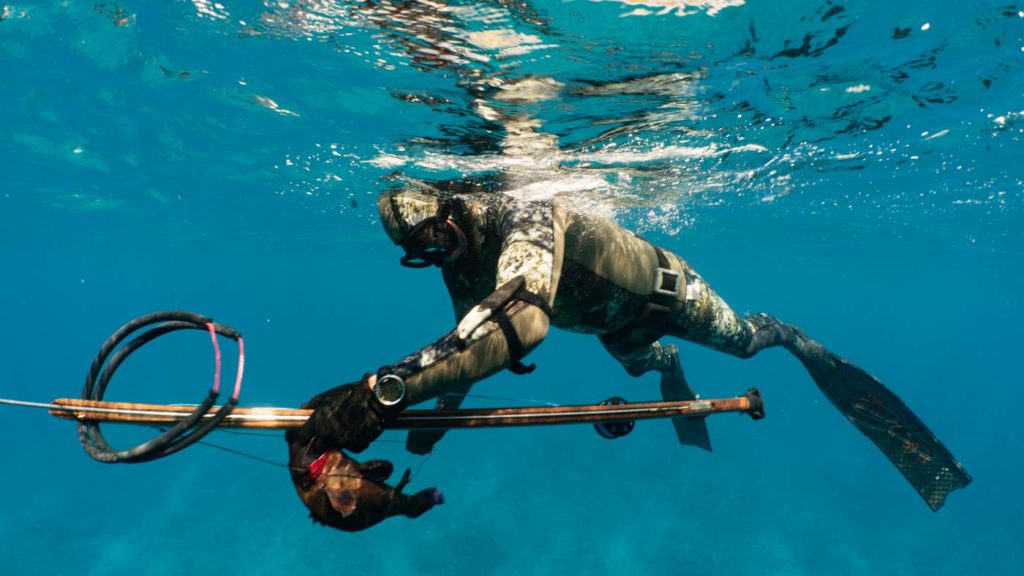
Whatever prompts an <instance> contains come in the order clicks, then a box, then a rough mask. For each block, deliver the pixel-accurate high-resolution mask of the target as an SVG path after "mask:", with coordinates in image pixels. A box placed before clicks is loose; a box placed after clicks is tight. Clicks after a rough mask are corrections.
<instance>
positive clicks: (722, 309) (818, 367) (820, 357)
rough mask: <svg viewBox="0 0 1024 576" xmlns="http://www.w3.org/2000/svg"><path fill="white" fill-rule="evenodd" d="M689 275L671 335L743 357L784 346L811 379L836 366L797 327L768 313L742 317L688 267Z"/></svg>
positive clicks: (819, 345) (824, 351)
mask: <svg viewBox="0 0 1024 576" xmlns="http://www.w3.org/2000/svg"><path fill="white" fill-rule="evenodd" d="M684 266H686V264H685V263H684ZM686 276H687V278H686V282H687V286H686V300H685V302H684V303H683V307H682V311H681V312H680V313H679V315H678V316H676V318H675V319H674V321H673V326H672V327H671V328H670V329H669V334H671V335H673V336H677V337H679V338H683V339H684V340H688V341H690V342H693V343H695V344H700V345H702V346H707V347H710V348H714V349H715V350H719V351H721V352H725V353H727V354H731V355H733V356H738V357H740V358H750V357H752V356H754V355H755V354H757V353H758V352H760V351H761V350H764V349H765V348H772V347H776V346H782V347H784V348H786V350H788V351H789V352H790V353H792V354H793V355H794V356H796V358H797V359H798V360H800V362H801V363H802V364H803V365H804V366H805V367H806V368H807V370H808V371H809V372H810V373H811V376H816V375H817V374H820V373H822V372H824V371H826V370H828V369H829V368H830V367H831V366H834V362H833V361H832V359H831V357H832V355H831V354H830V353H829V352H828V351H827V350H825V348H824V347H822V346H821V344H818V343H817V342H815V341H814V340H811V339H810V338H808V337H807V336H806V335H805V334H804V333H803V332H802V331H801V330H800V329H799V328H797V327H796V326H794V325H792V324H785V323H783V322H781V321H780V320H779V319H777V318H775V317H774V316H771V315H769V314H753V315H751V316H747V317H745V318H741V317H740V316H739V315H738V314H736V312H734V311H733V309H732V308H730V307H729V305H728V304H727V303H726V302H725V300H723V299H722V298H721V297H720V296H718V294H716V293H715V291H714V290H712V289H711V287H710V286H708V285H707V283H705V282H704V279H703V278H701V277H700V276H699V275H698V274H697V273H696V272H694V271H693V270H692V269H690V268H689V267H688V266H687V274H686Z"/></svg>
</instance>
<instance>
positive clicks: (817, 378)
mask: <svg viewBox="0 0 1024 576" xmlns="http://www.w3.org/2000/svg"><path fill="white" fill-rule="evenodd" d="M443 189H444V190H451V189H450V188H448V187H443ZM454 189H455V190H458V189H459V187H455V188H454ZM377 208H378V211H379V212H380V218H381V221H382V223H383V225H384V228H385V230H386V232H387V234H388V236H389V237H390V238H391V240H392V241H393V242H394V243H395V244H397V245H398V246H400V247H401V248H402V249H403V250H404V251H405V254H404V255H403V256H402V257H401V263H402V265H404V266H408V267H413V268H427V267H437V268H440V270H441V275H442V277H443V279H444V282H445V284H446V286H447V288H448V292H449V294H450V296H451V300H452V305H453V308H454V311H455V317H456V325H455V327H454V329H452V330H451V331H449V332H448V333H446V334H445V335H443V336H442V337H441V338H439V339H438V340H437V341H435V342H433V343H432V344H429V345H427V346H425V347H424V348H422V349H420V350H418V351H416V352H414V353H412V354H410V355H408V356H406V357H405V358H403V359H401V360H399V361H397V362H395V363H393V364H390V365H387V366H384V367H381V368H379V369H378V370H376V371H375V372H370V373H366V374H364V375H363V377H362V378H360V379H359V380H358V381H356V382H352V383H350V384H345V385H342V386H338V387H336V388H333V389H331V390H327V391H325V392H323V393H321V394H318V395H316V396H314V397H313V398H312V399H310V400H309V402H307V403H306V404H305V405H304V408H311V409H313V410H314V412H313V414H312V416H311V417H310V418H309V419H308V420H307V421H306V423H305V424H304V425H303V427H302V428H300V429H297V430H291V431H289V432H288V433H287V434H286V436H285V437H286V440H287V441H288V443H289V450H290V453H291V454H292V466H291V470H292V478H293V483H294V484H295V486H296V490H297V491H298V492H299V494H300V496H301V497H302V498H303V501H304V502H305V503H306V504H307V507H308V508H309V509H310V513H311V516H312V517H313V519H314V521H316V522H320V523H323V524H327V525H330V526H334V527H335V528H339V529H342V530H358V529H362V528H363V527H366V526H370V525H373V524H375V523H377V522H380V521H382V520H383V519H385V518H387V517H389V516H394V515H399V514H400V515H405V516H411V517H416V516H418V515H420V514H422V513H423V512H425V511H427V510H429V509H430V508H432V507H433V506H435V505H437V504H441V503H443V501H444V500H443V498H442V497H441V496H440V492H439V491H437V490H436V489H431V490H428V491H422V492H420V493H418V494H416V495H414V496H412V497H407V496H405V495H404V494H402V492H401V490H402V488H403V487H404V486H405V484H407V483H408V477H407V476H408V475H406V476H405V477H403V482H401V483H399V485H398V486H397V487H395V488H391V487H389V486H387V485H385V484H383V479H384V478H386V475H384V474H376V472H377V471H379V470H381V469H382V467H381V465H380V464H378V463H377V462H374V463H373V465H372V466H369V467H368V468H367V467H365V466H364V467H363V468H360V467H359V466H358V465H355V464H352V465H351V466H349V468H346V469H351V470H356V471H357V472H348V473H347V474H349V475H350V476H351V477H352V482H353V484H351V486H354V487H351V486H350V487H349V488H348V489H347V490H346V489H344V488H338V487H335V488H332V490H333V492H332V491H331V490H328V488H331V487H332V486H334V484H332V483H331V482H334V483H337V481H335V480H330V476H328V477H322V474H318V470H317V469H315V468H316V467H315V466H312V465H309V466H307V465H306V463H307V462H317V461H318V460H319V459H320V458H321V457H324V456H323V455H324V454H337V455H338V456H336V458H337V459H338V461H339V462H347V460H346V458H347V456H345V455H344V453H343V452H342V450H350V451H353V452H362V451H363V450H365V449H366V448H367V447H368V446H369V444H370V443H371V442H373V441H374V440H375V439H376V438H377V437H378V436H380V434H381V433H382V432H383V430H384V429H385V428H386V427H387V426H388V424H389V423H391V422H392V421H393V420H394V419H395V418H396V417H397V416H398V415H399V414H400V413H401V411H402V410H404V409H405V408H406V407H408V406H412V405H415V404H419V403H420V402H423V401H426V400H430V399H435V398H436V399H437V401H436V407H437V408H438V409H455V408H458V406H459V404H460V403H461V401H462V399H463V398H464V397H465V394H466V393H467V392H468V391H469V390H470V388H471V387H472V386H473V384H474V383H476V382H478V381H480V380H482V379H484V378H487V377H488V376H491V375H493V374H495V373H497V372H499V371H502V370H505V369H508V370H510V371H512V372H514V373H516V374H529V373H530V372H532V371H533V370H534V368H535V366H534V365H533V364H525V363H524V360H525V357H526V356H527V355H528V354H529V353H530V351H532V350H533V349H535V348H536V347H537V346H538V345H539V344H540V343H541V342H542V341H543V340H544V337H545V336H546V335H547V332H548V329H549V327H550V326H552V325H553V326H555V327H558V328H562V329H564V330H570V331H575V332H582V333H588V334H593V335H595V336H597V338H598V339H599V340H600V341H601V343H602V344H603V345H604V347H605V349H606V350H607V351H608V352H609V353H610V354H611V355H612V357H614V358H615V359H616V360H618V362H619V363H620V364H621V365H622V366H623V368H624V369H625V370H626V372H627V373H628V374H630V375H632V376H641V375H643V374H646V373H648V372H652V371H653V372H657V373H659V374H660V377H661V393H662V397H663V398H664V399H665V400H668V401H677V400H690V399H693V398H694V397H695V394H694V392H693V390H692V389H691V388H690V386H689V384H688V383H687V381H686V377H685V375H684V373H683V370H682V366H681V364H680V362H679V353H678V350H677V348H676V346H675V345H673V344H668V343H664V342H663V341H662V340H663V338H664V337H666V336H671V337H675V338H681V339H683V340H687V341H689V342H693V343H696V344H700V345H703V346H706V347H709V348H712V349H714V350H718V351H720V352H724V353H726V354H730V355H732V356H736V357H739V358H750V357H752V356H754V355H756V354H757V353H758V352H760V351H761V350H764V349H765V348H771V347H776V346H781V347H783V348H785V349H786V350H788V351H789V352H790V353H791V354H792V355H793V356H795V357H796V358H797V360H799V361H800V362H801V363H802V364H803V366H804V367H805V368H806V369H807V371H808V374H809V375H810V376H811V378H812V379H813V380H814V382H815V384H816V385H817V387H818V388H819V389H820V390H821V391H822V392H823V393H824V394H825V396H826V397H828V399H829V400H830V401H831V403H832V404H833V405H834V406H835V407H836V408H837V409H838V410H839V411H840V412H842V413H843V415H844V416H845V417H846V418H847V419H848V420H849V421H850V422H851V423H852V424H853V425H854V426H855V427H857V429H858V430H860V431H861V432H862V433H863V434H864V435H865V436H867V437H868V438H869V439H870V440H871V441H872V442H874V444H875V445H876V446H877V447H878V448H879V449H880V450H882V452H883V453H884V454H885V455H886V456H887V457H888V458H889V459H890V460H891V461H892V462H893V464H894V465H895V466H896V467H897V468H898V469H899V470H900V472H901V473H902V474H903V476H904V477H905V478H906V479H907V480H908V481H909V482H910V483H911V484H912V485H913V486H914V488H915V489H916V490H917V491H918V493H919V494H920V495H921V496H922V498H924V500H925V501H926V502H927V504H928V505H929V507H931V509H932V510H938V509H939V508H940V507H942V505H943V503H944V502H945V499H946V496H947V495H948V494H949V493H950V492H952V491H953V490H956V489H958V488H963V487H965V486H967V485H968V484H969V483H970V482H971V477H970V475H969V474H968V473H967V472H966V470H964V468H963V466H962V465H961V464H960V462H959V461H957V460H956V458H955V457H954V456H953V455H952V454H951V453H950V452H949V450H948V449H946V447H945V446H943V445H942V443H941V442H940V441H939V440H938V438H936V437H935V435H934V434H932V432H931V431H930V430H928V428H927V426H925V425H924V423H923V422H921V420H920V419H919V418H917V416H916V415H915V414H914V413H913V412H911V411H910V409H909V408H907V406H906V405H905V404H904V403H903V402H902V401H901V400H900V399H899V398H898V397H897V396H896V395H895V394H893V393H892V391H890V390H889V389H888V388H886V387H885V386H884V385H883V384H882V383H881V382H879V381H878V380H876V379H875V378H874V377H872V376H871V375H870V374H868V373H867V372H865V371H863V370H862V369H860V368H858V367H857V366H855V365H853V364H851V363H850V362H848V361H847V360H845V359H843V358H841V357H839V356H837V355H835V354H832V353H831V352H829V351H828V350H826V349H825V348H824V347H822V346H821V344H819V343H817V342H815V341H814V340H812V339H810V338H808V337H807V336H806V335H805V334H804V333H803V332H802V331H801V330H800V329H799V328H797V327H796V326H794V325H792V324H786V323H783V322H781V321H780V320H778V319H777V318H775V317H773V316H770V315H768V314H754V315H751V316H747V317H740V316H739V315H738V314H736V312H734V311H733V310H732V309H731V308H730V307H729V305H728V304H726V302H725V301H724V300H722V298H720V297H719V296H718V295H717V294H716V293H715V292H714V291H713V290H712V289H711V288H710V287H709V286H708V284H707V283H706V282H705V281H704V279H703V278H701V276H700V275H699V274H697V272H696V271H694V269H693V268H692V267H691V266H690V265H689V264H688V263H687V262H686V261H685V260H683V259H682V258H681V257H679V256H678V255H676V254H673V253H672V252H670V251H668V250H665V249H663V248H661V247H659V246H656V245H654V244H651V243H650V242H648V241H646V240H644V239H642V238H640V237H639V236H636V235H634V234H632V233H631V232H629V231H628V230H626V229H624V228H622V227H620V226H618V225H617V224H616V223H614V222H613V221H611V220H610V219H607V218H602V217H595V216H591V215H588V214H586V213H585V212H584V211H581V210H575V209H574V207H573V205H572V199H571V198H568V197H560V196H554V197H552V198H549V199H543V200H528V199H522V198H514V197H511V196H508V195H502V194H496V193H483V194H482V193H464V192H463V191H459V193H452V192H450V191H442V189H438V188H434V187H432V186H430V185H427V184H424V183H421V184H419V185H418V186H417V185H414V186H407V187H405V188H403V189H399V190H393V191H386V192H384V193H382V194H381V195H380V197H379V198H378V201H377ZM673 424H674V427H675V432H676V435H677V437H678V439H679V441H680V442H681V443H682V444H688V445H694V446H698V447H700V448H703V449H705V450H709V451H710V450H711V443H710V440H709V437H708V433H707V428H706V425H705V421H704V420H703V419H700V418H687V417H675V418H673ZM597 429H598V432H599V433H601V435H602V436H604V437H606V438H616V437H618V436H621V435H624V434H625V433H628V431H629V429H631V426H624V427H617V426H606V427H604V428H602V427H601V426H597ZM444 433H445V431H444V430H413V431H410V432H409V435H408V437H407V442H406V448H407V449H408V450H409V451H410V452H413V453H416V454H427V453H429V452H431V451H432V450H433V447H434V445H435V444H436V443H437V442H438V441H439V440H440V439H441V437H442V436H443V435H444ZM367 470H369V472H368V471H367ZM387 471H390V468H388V469H387ZM323 478H327V479H328V480H323ZM410 498H411V499H410Z"/></svg>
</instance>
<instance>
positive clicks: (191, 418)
mask: <svg viewBox="0 0 1024 576" xmlns="http://www.w3.org/2000/svg"><path fill="white" fill-rule="evenodd" d="M157 323H161V324H159V325H158V326H156V327H154V328H150V329H148V330H146V331H145V332H143V333H142V334H140V335H138V336H136V337H135V338H133V339H132V340H131V341H129V342H128V343H127V344H125V345H124V346H123V347H121V348H120V349H117V347H118V346H119V345H120V344H121V343H122V342H124V341H125V340H126V339H127V338H128V337H129V336H131V335H132V334H133V333H135V332H136V331H138V330H141V329H143V328H145V327H147V326H150V325H153V324H157ZM187 329H191V330H205V331H208V332H209V333H210V339H211V340H212V341H213V349H214V354H215V359H216V369H215V371H214V377H213V386H212V387H211V388H210V391H209V393H208V394H207V395H206V398H205V399H204V400H203V401H202V403H200V404H199V405H198V406H196V408H195V410H193V411H192V412H191V413H190V414H189V415H188V416H187V417H185V418H184V419H183V420H181V421H180V422H178V423H177V424H175V425H174V426H172V427H170V428H169V429H167V430H166V431H165V432H163V433H161V434H160V435H159V436H157V437H156V438H153V439H152V440H149V441H147V442H143V443H142V444H139V445H138V446H135V447H134V448H129V449H127V450H115V449H114V448H112V447H111V446H110V444H109V443H107V440H106V439H105V438H104V437H103V434H102V433H101V432H100V426H99V423H97V422H95V421H83V422H79V424H78V438H79V441H81V443H82V447H83V448H84V449H85V451H86V453H88V454H89V456H91V457H93V458H94V459H96V460H98V461H100V462H106V463H138V462H149V461H152V460H156V459H158V458H163V457H165V456H170V455H171V454H174V453H175V452H178V451H179V450H182V449H184V448H187V447H189V446H191V445H193V444H195V443H196V442H198V441H199V440H200V439H202V438H203V437H204V436H206V435H207V434H209V433H210V432H211V431H213V429H214V428H216V427H217V425H218V424H220V423H221V422H222V421H223V420H224V419H225V418H227V416H228V414H230V413H231V411H232V410H233V409H234V407H235V406H236V405H237V404H238V395H239V393H240V392H241V388H242V373H243V369H244V367H245V346H244V343H243V341H242V335H241V334H240V333H239V332H238V331H237V330H235V329H233V328H230V327H228V326H224V325H223V324H218V323H216V322H214V321H213V320H211V319H210V318H207V317H206V316H203V315H201V314H196V313H193V312H183V311H166V312H154V313H152V314H146V315H145V316H141V317H139V318H136V319H135V320H132V321H131V322H128V323H127V324H125V325H124V326H122V327H121V328H119V329H118V330H117V331H116V332H114V334H113V335H111V336H110V338H108V339H107V341H106V342H104V343H103V346H101V347H100V350H99V352H98V353H97V354H96V358H95V359H93V361H92V365H91V366H90V367H89V373H88V375H87V376H86V377H85V386H84V387H83V389H82V399H83V400H96V401H100V400H103V395H104V393H106V390H107V385H108V384H110V379H111V378H112V377H113V375H114V372H116V371H117V369H118V367H120V365H121V363H122V362H124V361H125V359H126V358H128V356H129V355H131V354H132V353H133V352H135V351H136V350H138V349H139V348H141V347H142V346H144V345H145V344H147V343H149V342H151V341H153V340H155V339H156V338H158V337H160V336H163V335H165V334H168V333H170V332H175V331H177V330H187ZM218 334H220V335H222V336H224V337H227V338H230V339H232V340H235V341H236V342H238V372H237V375H236V378H235V388H234V392H233V393H232V395H231V398H230V399H229V400H228V401H227V402H226V403H225V404H224V405H223V406H221V407H220V408H219V409H218V410H217V412H216V413H215V414H214V415H213V416H211V417H209V418H205V417H206V416H207V414H209V412H210V410H211V409H212V408H213V407H214V402H216V400H217V396H218V395H219V393H220V369H221V357H220V345H219V344H218V343H217V335H218ZM115 349H117V351H116V352H115V351H114V350H115ZM111 354H113V355H111ZM108 359H109V362H108ZM104 364H106V367H104ZM204 418H205V419H204Z"/></svg>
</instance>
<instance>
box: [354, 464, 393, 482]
mask: <svg viewBox="0 0 1024 576" xmlns="http://www.w3.org/2000/svg"><path fill="white" fill-rule="evenodd" d="M394 471H395V468H394V467H393V466H392V465H391V462H388V461H387V460H370V461H369V462H363V463H362V465H360V466H359V472H360V473H361V474H362V475H363V477H364V478H366V479H368V480H373V481H374V482H384V481H385V480H387V479H388V478H390V477H391V473H392V472H394Z"/></svg>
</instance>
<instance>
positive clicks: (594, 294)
mask: <svg viewBox="0 0 1024 576" xmlns="http://www.w3.org/2000/svg"><path fill="white" fill-rule="evenodd" d="M482 198H484V197H479V198H478V199H477V200H474V199H473V197H466V198H464V199H462V200H459V201H458V202H459V203H460V209H458V210H451V211H446V215H447V219H449V220H450V221H451V222H452V223H454V224H456V225H457V226H458V227H459V228H460V229H462V230H464V231H466V232H467V234H466V235H467V236H468V237H469V238H470V239H471V241H470V242H469V248H468V251H467V253H466V254H464V255H462V256H461V257H459V258H457V259H455V260H454V261H452V262H446V263H443V264H442V265H441V271H442V274H443V277H444V280H445V283H446V285H447V287H448V291H449V293H450V295H451V298H452V303H453V306H454V309H455V315H456V319H457V320H458V321H459V326H458V327H457V328H456V329H455V330H452V331H451V332H449V333H447V334H445V335H444V336H442V337H441V338H440V339H439V340H437V341H436V342H434V343H433V344H430V345H428V346H426V347H425V348H423V349H421V350H419V351H417V352H415V353H413V354H411V355H409V356H407V357H406V358H404V359H402V360H401V361H399V362H397V363H395V364H393V365H391V366H388V367H385V368H383V369H382V372H379V373H378V374H381V373H393V374H397V375H399V376H401V377H402V378H404V379H405V382H406V385H407V388H408V392H407V393H408V400H409V404H416V403H418V402H421V401H423V400H426V399H429V398H433V397H438V396H441V395H443V394H445V393H450V392H456V393H457V392H464V391H466V390H468V388H469V387H470V386H471V385H472V383H473V382H476V381H478V380H480V379H482V378H485V377H487V376H489V375H491V374H494V373H496V372H498V371H500V370H502V369H504V368H507V367H510V366H511V367H513V368H515V367H519V368H520V370H521V369H522V365H521V364H520V363H519V362H518V360H519V357H521V356H522V355H523V354H525V353H528V352H529V351H530V350H532V349H533V348H535V347H536V346H537V345H538V344H540V342H541V340H543V339H544V337H545V335H546V334H547V331H548V327H549V324H553V325H555V326H557V327H559V328H562V329H565V330H571V331H575V332H584V333H591V334H596V335H598V337H599V338H600V339H601V341H602V343H603V344H604V346H605V348H606V349H607V350H608V351H609V352H610V353H611V354H612V356H614V357H615V358H616V359H617V360H618V361H619V362H620V363H621V364H622V365H623V366H624V367H625V368H626V370H627V371H628V372H629V373H630V374H632V375H640V374H643V373H644V372H647V371H649V370H659V371H663V372H664V371H667V370H669V369H670V366H671V362H672V361H673V356H674V354H675V349H674V347H673V346H663V345H662V344H661V343H660V342H658V341H657V340H658V338H660V337H661V336H664V335H671V336H676V337H679V338H683V339H685V340H688V341H691V342H694V343H697V344H701V345H704V346H708V347H711V348H714V349H716V350H720V351H723V352H726V353H728V354H732V355H735V356H740V357H749V356H752V355H753V354H755V353H756V352H757V351H758V350H760V349H762V348H765V347H768V346H774V345H779V344H784V343H785V342H784V340H786V339H787V337H788V336H789V330H788V328H789V327H788V326H786V325H782V324H780V323H779V322H777V321H776V320H775V319H774V318H772V317H770V316H767V315H757V316H752V317H748V318H745V319H744V318H741V317H739V316H738V315H737V314H736V313H735V312H733V310H732V309H731V308H730V307H729V306H728V305H727V304H726V303H725V301H723V300H722V299H721V298H720V297H719V296H718V295H717V294H715V292H714V291H712V290H711V288H710V287H709V286H708V285H707V284H706V283H705V282H704V280H703V279H702V278H701V277H700V275H698V274H697V273H696V272H694V270H693V269H692V268H691V267H690V266H689V265H688V264H687V263H686V261H685V260H683V259H682V258H680V257H679V256H676V255H675V254H672V253H670V252H668V251H665V250H662V249H660V248H657V247H655V246H654V245H652V244H650V243H649V242H647V241H646V240H643V239H641V238H639V237H637V236H635V235H634V234H632V233H630V232H629V231H627V230H625V229H623V228H621V227H620V226H618V225H616V224H615V223H613V222H611V221H609V220H606V219H599V218H593V217H588V216H584V215H581V214H579V213H574V212H573V211H571V210H569V209H567V208H566V207H565V206H564V205H563V204H562V203H561V202H560V201H559V200H557V199H556V200H552V201H543V202H524V201H517V200H513V199H510V198H507V197H502V196H498V195H488V196H487V197H486V201H484V200H482ZM439 202H450V200H443V201H441V200H439V198H438V196H437V195H436V194H431V193H424V192H420V191H410V190H406V191H402V192H385V193H383V194H382V195H381V196H380V198H379V200H378V210H379V211H380V215H381V220H382V223H383V225H384V228H385V230H386V231H387V233H388V235H389V236H390V238H391V239H392V240H393V241H394V242H395V243H396V244H399V245H405V246H406V248H407V250H408V249H409V248H408V243H409V242H410V236H411V233H410V231H411V230H413V229H414V228H415V227H416V225H417V224H419V223H421V222H424V221H425V220H427V219H430V218H432V217H434V216H435V215H437V214H438V207H439ZM677 279H678V282H677V281H676V280H677ZM520 283H521V285H522V287H521V288H519V289H518V290H516V291H515V292H514V293H510V292H511V290H512V289H511V288H510V287H512V286H516V285H518V284H520ZM656 285H657V286H656ZM502 287H504V288H505V290H504V291H501V290H499V288H502ZM496 290H497V291H499V292H505V293H504V294H496ZM496 296H500V297H496ZM495 303H496V304H497V309H496V310H495V312H494V313H492V314H489V315H488V314H486V313H485V314H481V312H482V310H483V309H485V308H487V307H488V306H493V305H494V304H495ZM545 304H547V305H548V306H550V308H548V306H545ZM545 308H548V309H547V310H546V309H545ZM549 312H550V316H549ZM502 314H503V315H504V316H505V318H504V319H502V318H500V317H499V316H501V315H502ZM484 316H486V318H484V319H483V320H482V321H481V318H482V317H484ZM499 320H500V321H501V322H499ZM502 322H504V324H505V326H504V327H502V326H501V324H502ZM510 342H511V343H510ZM458 402H459V400H458V396H454V397H450V398H449V399H445V398H442V399H441V401H440V402H439V405H440V406H441V407H449V408H451V407H455V406H457V405H458Z"/></svg>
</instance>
